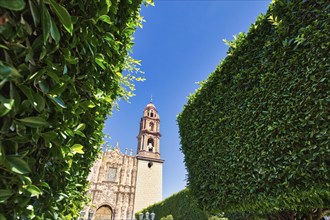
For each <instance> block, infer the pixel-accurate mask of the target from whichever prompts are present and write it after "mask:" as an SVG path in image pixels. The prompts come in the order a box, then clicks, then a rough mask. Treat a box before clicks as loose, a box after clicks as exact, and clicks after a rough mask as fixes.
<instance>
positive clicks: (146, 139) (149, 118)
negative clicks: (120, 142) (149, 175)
mask: <svg viewBox="0 0 330 220" xmlns="http://www.w3.org/2000/svg"><path fill="white" fill-rule="evenodd" d="M159 129H160V119H159V114H158V111H157V109H156V107H155V105H154V104H153V103H152V102H151V101H150V103H149V104H148V105H147V106H146V107H145V109H144V111H143V116H142V118H141V121H140V131H139V134H138V136H137V139H138V146H137V156H141V157H150V158H155V159H160V149H159V143H160V137H161V134H160V131H159Z"/></svg>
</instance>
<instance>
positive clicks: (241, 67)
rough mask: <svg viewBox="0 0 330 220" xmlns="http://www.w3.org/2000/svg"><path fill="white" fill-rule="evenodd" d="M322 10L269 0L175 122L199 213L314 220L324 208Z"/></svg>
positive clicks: (325, 54) (329, 170) (327, 82)
mask: <svg viewBox="0 0 330 220" xmlns="http://www.w3.org/2000/svg"><path fill="white" fill-rule="evenodd" d="M329 12H330V4H329V2H328V1H325V0H318V1H287V0H278V1H274V2H273V3H272V4H271V5H270V6H269V9H268V11H267V13H266V15H261V16H260V17H258V18H257V21H256V22H255V24H253V25H252V26H251V28H250V29H249V31H248V33H247V34H246V35H245V34H242V33H240V34H239V35H238V37H237V39H236V40H234V41H232V42H229V44H230V48H229V51H228V56H227V57H226V58H225V59H224V60H223V61H222V62H221V63H220V65H219V66H218V67H217V68H216V70H215V71H214V72H213V73H212V74H211V75H210V76H209V78H208V79H207V80H206V81H205V82H203V83H202V84H201V88H200V89H199V90H197V91H196V93H195V94H193V95H191V96H190V97H189V101H188V103H187V104H186V105H185V107H184V109H183V111H182V113H181V114H180V115H179V116H178V124H179V128H180V136H181V144H182V151H183V153H184V155H185V163H186V167H187V169H188V181H189V188H190V189H191V191H192V194H193V195H194V196H195V197H196V198H197V201H198V203H199V204H200V206H201V207H203V208H204V209H206V210H208V211H224V212H225V213H239V212H242V213H243V212H245V214H244V215H247V216H258V215H260V216H264V217H265V216H266V217H269V218H271V217H272V216H277V215H278V216H280V215H281V216H287V217H288V216H289V217H290V219H292V217H293V216H296V217H297V218H298V217H301V218H307V217H311V216H313V217H314V218H315V219H319V218H320V217H321V216H322V215H324V214H325V212H324V211H326V209H327V208H329V207H330V157H329V155H330V123H329V122H330V56H329V48H330V35H329V30H330V22H329V21H330V17H329Z"/></svg>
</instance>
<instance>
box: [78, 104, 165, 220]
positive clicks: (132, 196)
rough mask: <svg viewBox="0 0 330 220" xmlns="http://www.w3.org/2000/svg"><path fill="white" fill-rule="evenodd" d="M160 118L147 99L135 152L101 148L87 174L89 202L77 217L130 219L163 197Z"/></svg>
mask: <svg viewBox="0 0 330 220" xmlns="http://www.w3.org/2000/svg"><path fill="white" fill-rule="evenodd" d="M160 137H161V135H160V118H159V114H158V111H157V109H156V107H155V106H154V104H153V103H152V102H150V103H149V104H148V105H147V106H146V107H145V109H144V111H143V116H142V118H141V121H140V129H139V134H138V136H137V139H138V146H137V154H136V155H133V152H132V150H131V151H130V152H129V153H128V152H127V150H126V152H125V153H122V152H121V151H120V149H119V147H118V144H117V146H116V147H115V148H114V149H111V150H109V149H107V150H106V151H104V152H103V153H102V154H101V155H100V156H99V158H98V160H97V161H96V162H95V164H94V166H93V167H92V170H91V173H90V175H89V177H88V180H89V182H90V189H89V192H88V195H89V196H90V198H91V203H90V204H89V205H88V206H86V207H85V208H84V210H83V211H82V212H81V218H80V219H88V220H132V219H134V213H136V212H138V211H140V210H142V209H143V208H146V207H147V206H149V205H151V204H154V203H156V202H159V201H161V200H162V167H163V162H164V161H163V160H162V159H161V158H160Z"/></svg>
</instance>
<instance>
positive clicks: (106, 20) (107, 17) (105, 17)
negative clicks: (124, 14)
mask: <svg viewBox="0 0 330 220" xmlns="http://www.w3.org/2000/svg"><path fill="white" fill-rule="evenodd" d="M99 20H101V21H103V22H105V23H107V24H112V22H111V20H110V17H109V16H108V15H101V16H100V17H99Z"/></svg>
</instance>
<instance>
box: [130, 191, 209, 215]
mask: <svg viewBox="0 0 330 220" xmlns="http://www.w3.org/2000/svg"><path fill="white" fill-rule="evenodd" d="M147 211H148V212H149V213H151V212H154V213H155V214H156V216H155V220H160V219H161V218H166V217H167V218H170V217H168V216H169V215H171V216H172V217H173V219H174V220H187V219H189V220H207V215H206V213H204V212H203V211H202V210H201V209H199V208H198V206H197V203H196V201H195V200H194V199H193V197H192V196H191V195H190V191H189V189H184V190H182V191H180V192H178V193H176V194H173V195H172V196H170V197H168V198H167V199H165V200H163V201H161V202H159V203H156V204H154V205H151V206H149V207H147V208H145V209H143V210H142V211H140V212H138V213H136V214H135V216H136V219H139V217H138V214H139V213H141V212H143V213H146V212H147Z"/></svg>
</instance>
